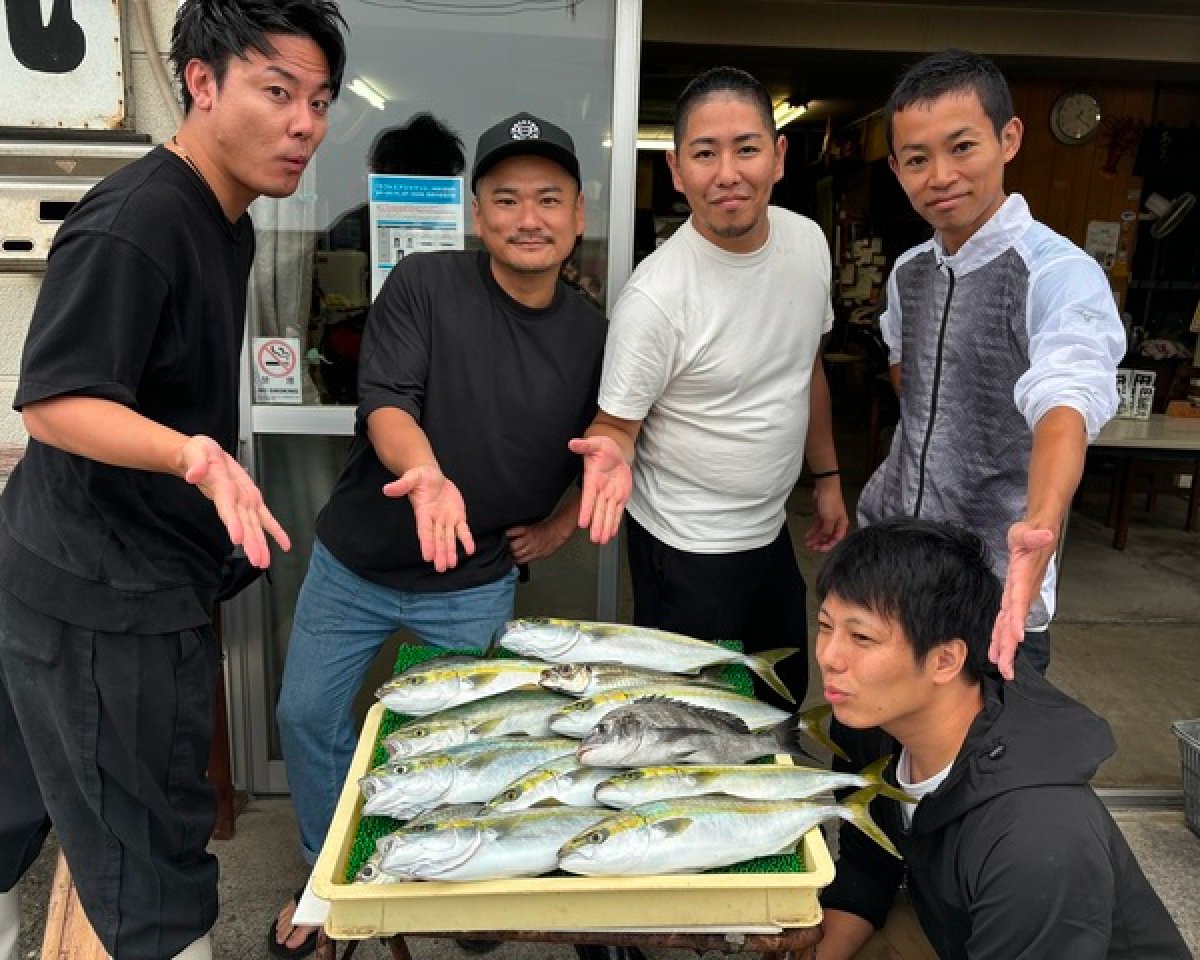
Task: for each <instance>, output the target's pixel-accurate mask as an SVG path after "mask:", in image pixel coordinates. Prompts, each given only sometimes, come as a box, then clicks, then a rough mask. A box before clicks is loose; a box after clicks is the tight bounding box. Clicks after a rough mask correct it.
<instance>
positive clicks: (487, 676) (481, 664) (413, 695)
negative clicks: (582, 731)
mask: <svg viewBox="0 0 1200 960" xmlns="http://www.w3.org/2000/svg"><path fill="white" fill-rule="evenodd" d="M545 669H546V664H544V663H541V662H538V661H536V660H518V659H512V660H470V661H465V662H461V663H450V664H446V665H440V666H435V667H431V668H429V669H427V670H422V669H420V668H419V667H418V668H414V669H411V670H406V671H405V672H404V673H402V674H398V675H397V676H395V677H392V679H391V680H389V681H388V682H387V683H385V684H384V685H383V686H381V687H380V688H379V689H378V690H376V691H375V698H376V699H377V700H379V701H380V702H381V703H382V704H383V705H384V706H385V707H387V708H388V709H389V710H392V711H394V712H395V713H402V714H405V715H406V716H410V717H425V716H428V715H429V714H431V713H437V712H438V711H439V710H445V709H447V708H449V707H457V706H459V705H460V704H464V703H471V702H472V701H475V700H482V699H484V698H485V697H494V696H497V695H498V694H501V693H507V692H508V691H509V690H519V689H522V688H528V689H533V688H536V687H537V686H538V680H539V679H540V678H541V675H542V671H543V670H545Z"/></svg>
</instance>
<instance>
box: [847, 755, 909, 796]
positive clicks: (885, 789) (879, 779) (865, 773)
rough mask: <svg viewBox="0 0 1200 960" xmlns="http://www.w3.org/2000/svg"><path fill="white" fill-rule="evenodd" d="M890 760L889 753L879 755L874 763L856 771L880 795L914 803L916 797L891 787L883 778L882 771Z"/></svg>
mask: <svg viewBox="0 0 1200 960" xmlns="http://www.w3.org/2000/svg"><path fill="white" fill-rule="evenodd" d="M891 762H892V756H891V754H888V755H887V756H886V757H880V758H879V759H878V760H876V761H875V762H874V763H871V764H868V765H867V766H865V767H863V768H862V770H860V771H859V772H858V775H859V776H860V777H862V778H863V779H864V780H866V781H867V786H869V787H874V788H875V789H877V790H878V791H879V795H880V796H882V797H888V798H890V799H892V800H898V801H899V802H900V803H916V802H917V798H916V797H910V796H909V795H908V794H907V793H905V792H904V791H903V790H901V789H900V788H899V787H893V786H892V785H891V784H890V783H888V782H887V781H886V780H884V779H883V772H884V771H885V770H886V769H887V765H888V764H889V763H891Z"/></svg>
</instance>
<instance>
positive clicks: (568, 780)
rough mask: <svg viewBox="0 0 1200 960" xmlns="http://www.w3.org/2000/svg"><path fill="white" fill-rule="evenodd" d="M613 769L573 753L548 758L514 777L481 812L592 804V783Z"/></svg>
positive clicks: (603, 777) (593, 786)
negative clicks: (588, 762) (583, 760)
mask: <svg viewBox="0 0 1200 960" xmlns="http://www.w3.org/2000/svg"><path fill="white" fill-rule="evenodd" d="M615 773H617V770H615V769H613V768H610V767H587V766H584V765H582V764H581V763H580V762H579V761H578V760H577V759H575V755H574V754H568V755H567V756H565V757H559V758H558V759H557V760H551V761H550V762H549V763H544V764H542V765H541V766H540V767H537V768H535V769H533V770H530V771H529V772H528V773H527V774H525V776H523V777H518V778H517V779H516V780H514V781H513V782H512V783H510V784H509V785H508V786H507V787H505V788H504V789H503V790H501V791H500V792H499V793H498V794H496V796H494V797H493V798H492V799H491V800H489V801H488V802H487V803H486V804H484V807H483V809H484V812H485V813H514V812H515V811H517V810H527V809H528V808H529V807H534V806H538V805H541V804H554V803H557V804H562V805H564V806H568V807H595V806H598V804H597V803H596V787H597V786H598V785H599V784H601V783H604V782H605V781H606V780H608V779H609V778H611V777H612V776H613V775H614V774H615Z"/></svg>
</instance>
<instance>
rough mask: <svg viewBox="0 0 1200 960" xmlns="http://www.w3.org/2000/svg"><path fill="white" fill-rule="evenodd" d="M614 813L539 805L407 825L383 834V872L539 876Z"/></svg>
mask: <svg viewBox="0 0 1200 960" xmlns="http://www.w3.org/2000/svg"><path fill="white" fill-rule="evenodd" d="M610 816H612V811H611V810H608V809H603V808H599V807H592V808H583V807H536V808H534V809H531V810H521V811H518V812H516V813H493V814H483V815H480V816H477V817H471V818H464V819H458V820H445V819H443V820H435V821H433V822H430V823H425V824H423V825H421V826H418V827H415V828H413V827H403V828H401V829H400V830H397V831H395V832H394V833H391V834H388V835H387V836H386V837H382V838H381V839H380V840H379V843H378V845H377V848H376V849H377V855H379V856H380V865H381V867H382V870H383V872H385V873H387V874H391V875H393V876H400V877H406V878H412V879H420V880H496V879H501V878H508V877H536V876H539V875H541V874H543V873H550V872H551V871H552V870H555V869H557V868H558V851H559V848H560V847H562V845H563V844H564V843H565V842H566V841H567V840H569V839H570V838H571V837H573V836H575V835H576V834H578V833H581V832H582V831H585V830H587V829H588V828H590V827H592V826H593V825H595V824H596V823H598V822H600V821H601V820H604V819H605V818H606V817H610Z"/></svg>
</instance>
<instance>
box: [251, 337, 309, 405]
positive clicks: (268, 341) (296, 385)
mask: <svg viewBox="0 0 1200 960" xmlns="http://www.w3.org/2000/svg"><path fill="white" fill-rule="evenodd" d="M252 349H253V351H254V402H255V403H300V402H302V398H301V393H300V341H299V340H298V339H297V338H296V337H255V338H254V341H253V344H252Z"/></svg>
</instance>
